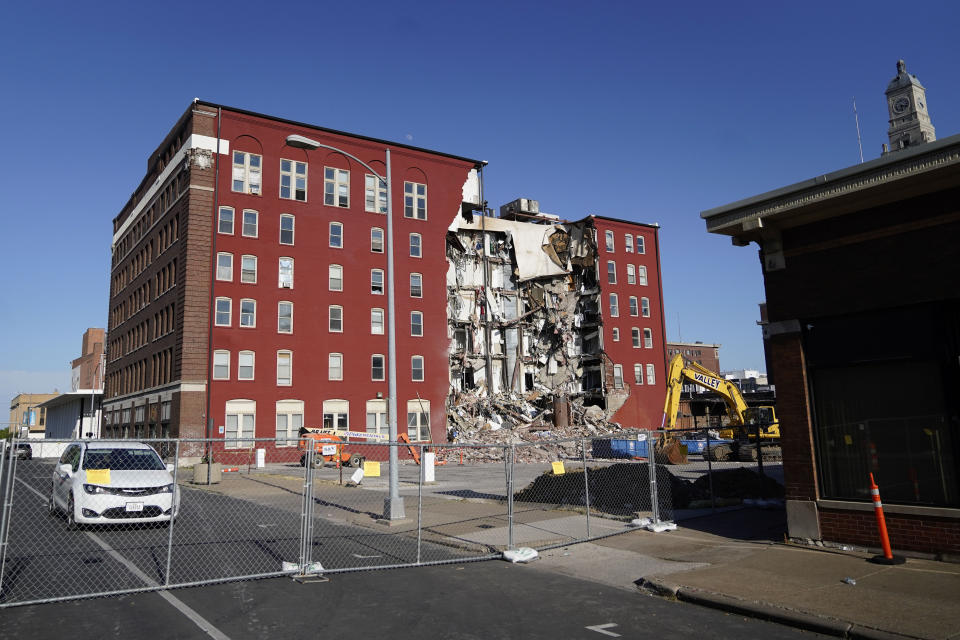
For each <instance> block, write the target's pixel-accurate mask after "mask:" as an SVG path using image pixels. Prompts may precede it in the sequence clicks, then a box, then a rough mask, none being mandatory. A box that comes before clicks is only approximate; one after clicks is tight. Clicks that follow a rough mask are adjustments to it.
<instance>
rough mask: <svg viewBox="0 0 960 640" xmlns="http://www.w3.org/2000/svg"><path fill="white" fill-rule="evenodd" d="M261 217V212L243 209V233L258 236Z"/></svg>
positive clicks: (253, 236)
mask: <svg viewBox="0 0 960 640" xmlns="http://www.w3.org/2000/svg"><path fill="white" fill-rule="evenodd" d="M259 217H260V216H259V214H258V213H257V212H256V211H254V210H253V209H244V210H243V235H244V236H245V237H247V238H256V237H257V219H258V218H259Z"/></svg>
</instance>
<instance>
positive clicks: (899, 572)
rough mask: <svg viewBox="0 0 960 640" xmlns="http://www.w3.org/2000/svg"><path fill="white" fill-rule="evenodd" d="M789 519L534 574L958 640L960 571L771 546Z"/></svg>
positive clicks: (671, 535) (572, 556)
mask: <svg viewBox="0 0 960 640" xmlns="http://www.w3.org/2000/svg"><path fill="white" fill-rule="evenodd" d="M783 518H784V515H783V512H782V511H774V512H771V511H761V510H758V509H740V510H735V511H728V512H724V513H719V514H715V515H711V516H705V517H701V518H696V519H692V520H687V521H682V522H681V523H680V527H679V528H678V530H677V531H673V532H665V533H649V532H647V531H633V532H630V533H627V534H624V535H620V536H615V537H611V538H606V539H603V540H599V541H595V542H592V543H585V544H580V545H571V546H569V547H564V548H560V549H552V550H548V551H545V552H543V553H542V554H541V555H542V560H541V561H540V562H537V563H533V564H532V565H531V566H532V567H537V568H538V569H539V570H547V571H558V572H560V573H564V574H568V575H573V576H579V577H581V578H585V579H589V580H594V581H597V582H602V583H605V584H611V585H614V586H620V587H622V588H627V589H636V588H637V587H640V588H642V589H645V590H647V591H648V592H650V593H653V594H657V595H661V596H666V597H671V598H677V599H679V600H682V601H686V602H693V603H697V604H701V605H705V606H710V607H715V608H720V609H724V610H726V611H730V612H732V613H738V614H742V615H749V616H753V617H759V618H764V619H767V620H773V621H777V622H781V623H784V624H789V625H792V626H797V627H800V628H804V629H808V630H812V631H818V632H820V633H826V634H830V635H836V636H840V637H851V638H853V637H862V638H884V637H891V636H890V635H889V634H893V635H894V636H897V635H899V636H907V637H916V638H938V639H939V638H943V639H946V638H957V637H960V565H957V564H951V563H945V562H936V561H931V560H920V559H908V561H907V563H906V564H904V565H900V566H882V565H876V564H872V563H870V562H867V559H868V558H870V557H871V556H872V555H873V554H871V553H864V552H855V551H836V550H828V549H824V548H810V547H800V546H796V545H790V544H784V543H783V542H782V540H783V538H782V535H781V537H780V538H779V540H780V541H779V542H778V541H776V540H775V539H771V538H774V535H775V533H774V532H776V531H777V530H778V528H779V526H778V524H779V522H780V521H781V520H782V519H783ZM737 531H739V532H741V533H742V535H741V536H740V537H737V536H736V535H731V534H734V533H735V532H737ZM764 531H767V532H770V533H774V535H760V536H757V532H761V533H762V532H764ZM765 538H766V539H765ZM847 578H850V579H852V581H853V582H855V584H848V583H846V582H844V580H845V579H847Z"/></svg>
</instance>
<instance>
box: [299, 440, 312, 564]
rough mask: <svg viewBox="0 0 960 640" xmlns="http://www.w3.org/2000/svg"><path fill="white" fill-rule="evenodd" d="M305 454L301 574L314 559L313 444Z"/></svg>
mask: <svg viewBox="0 0 960 640" xmlns="http://www.w3.org/2000/svg"><path fill="white" fill-rule="evenodd" d="M307 444H308V445H309V446H307V447H306V450H305V452H304V454H303V503H302V508H301V510H300V575H305V574H306V572H307V566H308V565H309V564H310V563H311V562H312V561H313V455H314V451H313V449H314V448H313V446H312V441H308V443H307Z"/></svg>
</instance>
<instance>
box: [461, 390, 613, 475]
mask: <svg viewBox="0 0 960 640" xmlns="http://www.w3.org/2000/svg"><path fill="white" fill-rule="evenodd" d="M554 398H555V397H554V396H553V395H552V394H548V393H542V392H540V391H531V392H528V393H526V394H519V393H499V394H496V395H493V396H490V397H488V396H487V395H486V393H485V390H484V389H483V388H482V387H481V388H479V389H475V390H471V391H469V392H463V393H459V394H457V395H456V396H455V397H454V399H453V403H452V405H453V406H452V407H451V408H450V409H449V411H448V412H447V439H448V440H449V441H450V442H452V443H455V444H486V445H491V444H492V445H510V444H521V443H541V444H544V445H549V446H542V447H519V448H517V449H516V458H517V461H518V462H552V461H553V460H557V459H558V458H562V457H579V456H580V455H581V450H580V442H579V441H578V439H580V438H591V437H595V436H598V435H606V434H609V433H613V432H616V431H619V430H620V425H619V424H617V423H615V422H609V421H607V419H606V415H605V413H604V411H603V409H601V408H600V407H597V406H593V405H587V406H584V404H583V401H582V400H581V399H579V398H575V399H573V400H569V399H567V398H562V397H560V398H557V401H555V399H554ZM557 406H559V408H560V411H561V412H562V413H566V412H567V411H569V419H567V416H566V415H562V416H560V417H559V418H560V419H558V420H555V419H554V411H555V407H557ZM558 425H559V426H558ZM564 439H573V440H572V441H570V442H555V441H556V440H564ZM463 453H464V459H466V460H471V461H473V462H484V461H491V460H500V459H502V457H503V452H502V450H500V449H489V448H465V449H464V450H463Z"/></svg>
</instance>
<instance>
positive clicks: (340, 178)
mask: <svg viewBox="0 0 960 640" xmlns="http://www.w3.org/2000/svg"><path fill="white" fill-rule="evenodd" d="M323 204H326V205H330V206H331V207H349V206H350V172H349V171H344V170H343V169H333V168H332V167H324V168H323Z"/></svg>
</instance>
